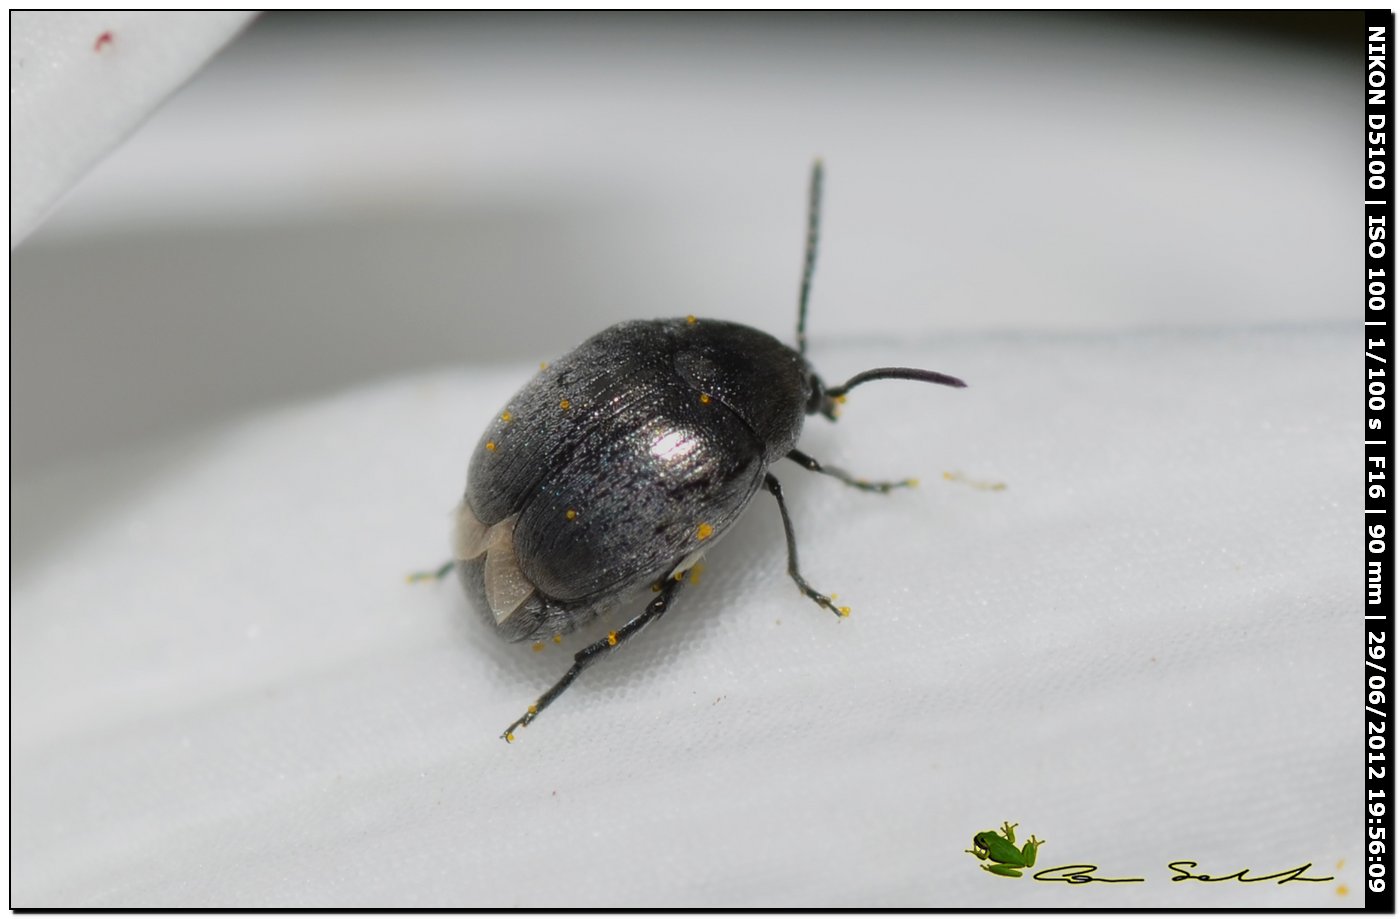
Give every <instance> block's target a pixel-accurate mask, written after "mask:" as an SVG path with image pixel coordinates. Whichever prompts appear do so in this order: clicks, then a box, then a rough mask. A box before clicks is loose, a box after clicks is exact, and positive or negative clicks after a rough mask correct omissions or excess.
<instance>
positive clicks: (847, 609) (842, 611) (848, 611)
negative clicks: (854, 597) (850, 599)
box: [837, 606, 851, 617]
mask: <svg viewBox="0 0 1400 919" xmlns="http://www.w3.org/2000/svg"><path fill="white" fill-rule="evenodd" d="M837 612H838V613H840V614H841V615H842V616H843V617H844V616H849V615H850V614H851V608H850V607H849V606H843V607H841V608H840V609H838V610H837Z"/></svg>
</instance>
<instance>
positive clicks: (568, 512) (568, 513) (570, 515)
mask: <svg viewBox="0 0 1400 919" xmlns="http://www.w3.org/2000/svg"><path fill="white" fill-rule="evenodd" d="M577 516H578V511H576V510H574V509H573V508H572V507H571V508H569V509H568V510H566V511H565V512H564V519H565V520H573V519H574V518H575V517H577Z"/></svg>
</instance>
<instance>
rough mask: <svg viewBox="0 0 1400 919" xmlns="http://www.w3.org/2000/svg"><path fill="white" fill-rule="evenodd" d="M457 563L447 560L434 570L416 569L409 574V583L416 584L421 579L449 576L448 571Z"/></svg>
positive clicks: (436, 578) (436, 579) (434, 579)
mask: <svg viewBox="0 0 1400 919" xmlns="http://www.w3.org/2000/svg"><path fill="white" fill-rule="evenodd" d="M456 564H457V563H456V562H455V561H447V562H443V563H442V567H441V568H437V569H435V570H433V571H415V572H413V573H412V574H410V575H409V576H408V583H410V584H416V583H418V582H419V581H441V580H442V579H443V578H445V577H447V572H449V571H451V570H452V569H453V567H454V566H456Z"/></svg>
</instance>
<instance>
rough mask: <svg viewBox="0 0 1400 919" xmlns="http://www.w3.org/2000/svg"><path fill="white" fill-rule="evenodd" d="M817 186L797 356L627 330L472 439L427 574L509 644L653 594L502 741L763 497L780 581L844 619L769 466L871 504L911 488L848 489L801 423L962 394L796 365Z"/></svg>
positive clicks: (812, 188)
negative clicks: (835, 486)
mask: <svg viewBox="0 0 1400 919" xmlns="http://www.w3.org/2000/svg"><path fill="white" fill-rule="evenodd" d="M822 173H823V170H822V162H821V160H817V161H816V162H815V163H814V164H813V166H812V172H811V179H810V185H809V191H808V209H807V238H806V246H805V249H804V256H803V266H802V283H801V288H800V290H799V293H798V310H797V342H796V347H795V348H793V347H789V346H788V345H785V344H783V343H782V342H780V341H778V340H777V339H776V338H774V337H772V336H771V335H768V334H767V333H765V332H761V331H759V330H758V329H754V328H751V327H749V326H746V325H740V324H738V323H734V322H724V321H717V320H708V319H696V318H695V317H694V316H687V317H685V318H680V319H657V320H651V321H630V322H622V323H619V324H617V325H614V326H612V327H610V328H608V329H605V330H604V331H602V332H599V333H598V334H597V335H594V336H593V337H592V338H590V339H588V340H587V341H585V342H584V343H583V344H581V345H579V346H578V347H577V348H575V349H574V350H573V351H571V352H569V353H568V354H566V355H565V356H564V357H563V358H562V359H560V360H558V361H556V362H554V363H552V364H544V365H541V369H540V372H539V373H538V374H537V375H536V376H535V377H534V378H533V379H532V380H531V381H530V382H529V383H527V384H526V385H525V387H524V388H523V389H521V390H520V391H519V392H518V393H516V394H515V396H514V397H512V398H511V399H510V401H509V402H508V403H507V405H506V407H505V408H504V409H503V410H502V411H501V412H500V413H499V414H498V415H497V416H496V418H495V420H494V421H493V422H492V423H491V424H490V425H489V426H488V427H487V429H486V431H485V433H484V434H482V436H481V440H480V441H479V442H478V444H477V446H476V449H475V451H474V452H473V453H472V456H471V461H470V466H469V469H468V473H467V486H466V490H465V493H464V495H463V497H462V501H461V503H460V504H459V505H458V509H457V512H456V535H455V541H454V550H455V551H454V554H453V561H451V562H448V563H447V564H446V565H444V566H443V567H442V568H441V569H439V571H438V572H436V574H437V575H438V576H445V575H446V574H447V573H448V571H450V570H451V569H452V568H453V567H455V568H456V569H457V572H458V577H459V579H460V581H461V583H462V586H463V588H464V589H465V591H466V593H467V595H468V597H469V598H470V600H471V601H472V603H473V605H475V606H476V608H477V609H478V610H479V611H480V612H481V614H482V615H483V616H484V617H485V619H486V621H487V622H488V623H489V624H490V625H491V626H492V627H493V628H494V629H495V630H496V632H497V633H498V634H499V635H500V636H501V637H502V638H505V639H507V640H509V641H516V642H519V641H540V640H543V639H547V638H554V639H555V640H557V639H558V636H560V635H562V634H564V633H567V632H572V631H574V630H575V629H577V628H579V627H581V626H583V625H585V624H587V623H589V622H591V621H592V620H593V619H594V618H595V617H597V616H598V615H599V614H600V613H602V612H604V611H606V610H608V609H609V608H610V607H612V606H613V605H615V604H616V603H617V601H618V600H619V599H621V598H622V597H623V596H625V595H627V594H629V593H631V592H632V591H633V590H635V589H637V588H640V587H643V586H645V585H646V584H648V583H650V584H651V585H652V587H653V589H654V590H655V591H656V596H655V597H654V598H653V599H652V600H651V602H650V603H649V604H647V606H646V609H645V610H643V611H642V612H641V613H640V614H639V615H637V616H636V617H635V618H633V619H631V620H629V621H628V622H626V623H625V624H624V625H622V626H621V627H620V628H618V629H617V630H616V631H611V632H609V633H608V635H607V637H606V638H602V639H599V640H598V641H596V642H594V643H592V644H590V645H588V646H587V647H585V648H584V649H583V650H581V651H579V652H578V653H577V654H575V655H574V662H573V666H571V667H570V668H569V670H568V672H566V673H565V674H564V675H563V676H562V677H561V678H560V679H559V680H558V682H556V683H555V684H554V685H553V686H552V687H550V689H549V690H548V691H546V692H545V693H544V695H542V696H540V697H539V699H538V700H536V702H535V703H534V704H533V705H531V706H530V707H529V709H528V710H527V711H526V712H525V714H524V715H522V716H521V717H519V718H517V719H516V720H515V721H514V722H512V723H511V725H510V726H509V727H508V728H506V730H505V731H504V732H503V733H502V734H501V737H502V738H503V739H504V740H506V741H507V742H510V741H513V740H514V739H515V731H516V730H518V729H520V728H523V727H525V726H526V725H528V724H530V723H531V722H532V721H533V720H534V719H535V718H536V717H538V715H539V714H540V712H542V711H544V710H545V709H546V708H548V707H549V705H550V704H551V703H552V702H554V700H555V699H557V698H558V697H559V696H560V694H561V693H563V692H564V691H565V690H566V689H567V688H568V687H569V686H570V685H571V684H572V683H573V682H574V680H575V679H577V678H578V676H579V674H580V673H582V672H583V671H584V670H586V669H587V668H588V667H590V666H592V665H593V664H594V663H596V662H598V661H599V660H601V659H602V658H603V657H605V656H607V655H608V654H610V653H612V652H613V651H615V650H616V649H618V648H620V647H621V646H622V645H623V644H625V643H626V642H627V641H628V640H629V639H630V638H632V637H633V636H635V635H636V634H637V633H639V632H640V631H641V630H642V629H644V628H645V627H646V626H648V625H650V624H651V623H653V622H655V621H656V620H657V619H660V618H661V616H662V615H664V614H665V612H666V611H667V610H668V609H669V608H670V606H671V601H672V600H673V599H674V598H675V595H676V592H677V591H678V590H679V589H680V586H681V584H682V583H684V576H685V574H686V572H687V571H689V570H690V569H691V568H692V567H693V566H694V565H695V563H696V562H697V561H699V559H700V557H701V556H702V555H703V554H704V552H705V551H706V550H707V549H709V548H710V547H711V546H713V545H714V544H715V543H716V542H717V541H718V540H719V539H720V538H721V537H722V536H724V534H725V533H726V532H728V530H729V529H730V527H731V526H732V525H733V524H734V522H735V521H736V520H738V518H739V516H740V514H741V513H743V511H744V509H745V508H746V507H747V506H748V505H749V502H750V501H751V500H752V499H753V497H754V495H756V494H757V493H758V491H759V490H760V489H765V490H767V491H768V492H769V493H770V494H771V495H772V496H773V497H774V499H775V500H776V501H777V505H778V512H779V514H781V516H782V521H783V532H784V535H785V538H786V540H787V571H788V575H789V576H790V577H791V578H792V580H793V581H794V582H795V583H796V584H797V586H798V588H799V589H800V590H801V592H802V593H803V594H805V595H806V596H807V597H809V598H811V599H812V600H813V601H814V602H816V603H817V604H818V605H819V606H821V607H824V608H825V609H827V610H830V611H831V612H833V613H835V614H836V615H838V616H846V615H848V614H849V612H850V610H849V608H847V607H843V606H837V605H836V604H835V603H834V602H833V600H832V598H831V597H829V596H827V595H826V594H823V593H821V592H820V591H818V590H816V589H814V588H813V587H812V586H811V585H810V584H809V583H808V582H807V580H806V578H804V577H803V576H802V574H801V572H800V571H799V569H798V564H797V540H796V536H795V535H794V533H793V527H792V519H791V517H790V516H789V514H788V509H787V504H786V503H785V502H784V500H783V491H782V487H781V485H779V483H778V479H777V477H776V476H774V475H773V473H772V472H771V467H773V466H774V465H775V464H776V463H778V462H779V461H780V460H783V459H789V460H792V461H795V462H796V463H797V464H798V465H799V466H801V467H802V468H804V469H808V470H811V471H812V472H818V473H823V474H825V475H829V476H832V477H834V478H836V479H839V480H840V481H842V482H844V483H846V484H847V485H850V486H853V487H855V488H859V489H862V490H864V491H871V492H880V493H887V492H889V491H891V490H893V489H895V488H899V487H903V486H907V485H912V484H913V482H912V480H905V481H900V482H867V481H865V480H862V479H856V478H854V477H852V476H851V475H849V474H848V473H846V472H844V471H842V470H840V469H837V468H834V467H831V466H825V465H823V464H821V463H819V462H818V461H817V460H816V459H814V458H812V457H811V456H808V455H807V454H806V453H803V452H802V451H800V450H798V449H797V440H798V436H799V435H800V434H801V433H802V423H803V420H804V418H805V417H806V416H807V415H813V414H821V415H824V416H825V417H826V418H828V419H830V420H832V421H835V420H836V412H837V405H838V404H839V403H840V402H842V401H844V397H845V395H846V393H847V392H849V391H850V390H852V389H854V388H855V387H856V386H859V385H861V384H863V383H868V382H870V381H872V380H890V379H895V380H915V381H919V382H924V383H937V384H941V385H944V386H953V387H963V386H965V385H966V384H965V383H963V381H962V380H960V379H958V378H956V377H951V376H948V375H947V374H943V373H937V372H935V371H932V370H920V369H915V368H908V367H880V368H876V369H873V370H867V371H865V372H863V373H858V374H856V375H855V376H853V377H851V378H850V379H849V380H847V381H846V382H844V383H842V384H841V385H839V386H827V385H825V384H824V383H823V382H822V380H821V378H820V377H819V376H818V375H817V374H816V372H815V371H814V370H813V369H812V366H811V365H810V364H809V363H808V362H807V358H806V351H807V335H806V323H807V301H808V296H809V294H810V291H811V284H812V275H813V271H814V269H815V266H816V255H817V240H818V235H819V234H818V231H819V229H820V223H821V220H820V216H821V189H822Z"/></svg>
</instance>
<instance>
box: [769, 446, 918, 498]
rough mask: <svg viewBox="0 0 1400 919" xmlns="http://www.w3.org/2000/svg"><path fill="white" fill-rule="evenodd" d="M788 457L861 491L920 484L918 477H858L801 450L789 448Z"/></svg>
mask: <svg viewBox="0 0 1400 919" xmlns="http://www.w3.org/2000/svg"><path fill="white" fill-rule="evenodd" d="M787 458H788V459H790V460H792V461H793V462H794V463H797V464H798V465H799V466H802V467H803V468H804V469H810V470H812V471H813V472H820V473H821V474H822V475H829V476H831V477H832V478H833V479H840V480H841V481H842V482H845V483H846V484H847V485H849V486H851V487H852V488H859V489H860V490H861V491H874V492H879V493H880V494H882V495H884V494H889V493H890V492H892V491H894V490H895V489H896V488H913V487H914V486H915V485H918V484H919V481H918V480H917V479H901V480H900V481H898V482H869V481H866V480H865V479H858V478H856V477H855V476H853V475H851V474H850V473H849V472H846V471H845V470H844V469H837V468H836V467H835V466H823V465H822V464H821V463H819V462H817V461H816V459H815V458H813V457H810V456H808V455H807V454H805V453H803V452H802V451H801V450H789V451H788V455H787Z"/></svg>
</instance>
